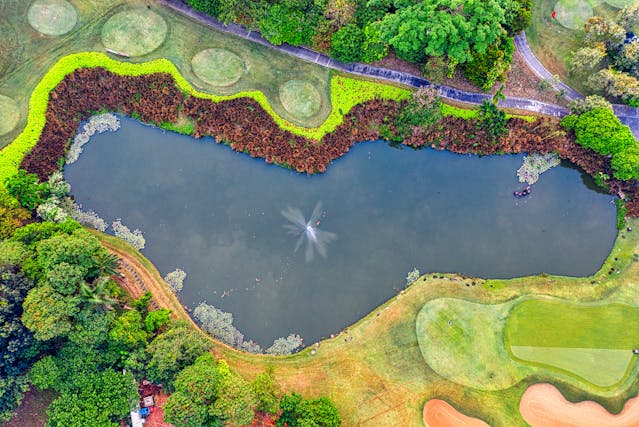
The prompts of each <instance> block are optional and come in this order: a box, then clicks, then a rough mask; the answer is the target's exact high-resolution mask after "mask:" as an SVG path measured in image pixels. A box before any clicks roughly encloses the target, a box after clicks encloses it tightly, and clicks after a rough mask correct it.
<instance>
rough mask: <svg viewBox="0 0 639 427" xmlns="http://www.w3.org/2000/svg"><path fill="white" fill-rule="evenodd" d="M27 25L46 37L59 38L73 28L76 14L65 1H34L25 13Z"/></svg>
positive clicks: (76, 20)
mask: <svg viewBox="0 0 639 427" xmlns="http://www.w3.org/2000/svg"><path fill="white" fill-rule="evenodd" d="M27 19H28V21H29V24H30V25H31V26H32V27H33V28H34V29H35V30H36V31H38V32H40V33H42V34H45V35H47V36H61V35H62V34H66V33H68V32H69V31H71V30H72V29H73V27H75V24H76V23H77V22H78V14H77V13H76V11H75V8H74V7H73V6H72V5H71V4H70V3H69V2H68V1H66V0H35V1H34V2H33V3H32V4H31V7H29V11H28V12H27Z"/></svg>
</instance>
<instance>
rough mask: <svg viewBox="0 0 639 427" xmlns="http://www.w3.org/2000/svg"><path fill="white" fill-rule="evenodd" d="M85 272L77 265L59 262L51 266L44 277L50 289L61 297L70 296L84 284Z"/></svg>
mask: <svg viewBox="0 0 639 427" xmlns="http://www.w3.org/2000/svg"><path fill="white" fill-rule="evenodd" d="M86 274H87V271H86V269H85V268H83V267H81V266H79V265H73V264H69V263H67V262H61V263H60V264H57V265H55V266H53V267H52V268H51V269H50V270H49V271H48V272H47V273H46V275H45V278H46V280H47V282H48V283H49V284H50V285H51V287H52V288H53V289H54V290H55V291H56V292H58V293H60V294H62V295H71V294H74V293H76V292H77V291H78V290H79V289H80V285H81V284H83V283H84V277H85V276H86Z"/></svg>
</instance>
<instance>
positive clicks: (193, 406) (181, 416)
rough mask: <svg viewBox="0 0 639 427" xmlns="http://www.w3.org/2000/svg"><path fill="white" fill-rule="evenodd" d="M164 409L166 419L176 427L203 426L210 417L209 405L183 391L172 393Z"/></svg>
mask: <svg viewBox="0 0 639 427" xmlns="http://www.w3.org/2000/svg"><path fill="white" fill-rule="evenodd" d="M162 409H163V410H164V419H165V420H166V421H167V422H169V423H171V424H173V425H174V426H175V427H201V426H204V425H207V422H208V419H209V415H208V407H207V406H206V405H203V404H202V403H200V402H196V401H195V400H193V398H192V396H191V395H189V394H186V393H183V392H181V391H176V392H175V393H172V394H171V396H169V398H168V399H167V401H166V402H165V404H164V407H163V408H162Z"/></svg>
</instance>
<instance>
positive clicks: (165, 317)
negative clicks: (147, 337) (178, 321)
mask: <svg viewBox="0 0 639 427" xmlns="http://www.w3.org/2000/svg"><path fill="white" fill-rule="evenodd" d="M170 315H171V310H168V309H166V308H161V309H159V310H153V311H151V312H149V313H148V314H147V315H146V316H145V317H144V327H145V328H146V330H147V332H149V333H151V334H152V333H154V332H155V331H157V330H158V329H160V328H161V327H162V326H164V325H167V324H168V323H169V321H170V320H171V317H170Z"/></svg>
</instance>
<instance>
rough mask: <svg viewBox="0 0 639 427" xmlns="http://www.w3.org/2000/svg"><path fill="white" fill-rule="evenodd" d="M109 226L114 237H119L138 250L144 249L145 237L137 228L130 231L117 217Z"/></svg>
mask: <svg viewBox="0 0 639 427" xmlns="http://www.w3.org/2000/svg"><path fill="white" fill-rule="evenodd" d="M111 228H112V229H113V233H114V234H115V235H116V237H119V238H120V239H122V240H124V241H125V242H127V243H129V244H130V245H131V246H133V247H134V248H136V249H138V250H140V249H144V245H145V244H146V239H144V236H143V235H142V232H141V231H140V230H139V229H137V228H136V229H135V230H133V231H131V230H130V229H129V227H127V226H126V225H124V224H122V221H121V220H120V219H119V218H118V219H116V220H115V221H113V224H111Z"/></svg>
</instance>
